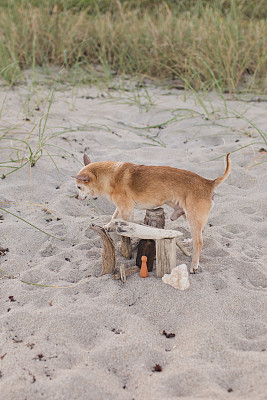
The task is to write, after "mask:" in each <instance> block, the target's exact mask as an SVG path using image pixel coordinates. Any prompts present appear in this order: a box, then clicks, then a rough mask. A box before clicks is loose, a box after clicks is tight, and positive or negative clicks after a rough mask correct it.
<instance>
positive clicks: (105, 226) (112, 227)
mask: <svg viewBox="0 0 267 400" xmlns="http://www.w3.org/2000/svg"><path fill="white" fill-rule="evenodd" d="M103 228H104V229H105V230H106V231H107V232H112V231H115V228H114V225H113V224H111V223H110V222H109V223H108V224H106V225H104V226H103Z"/></svg>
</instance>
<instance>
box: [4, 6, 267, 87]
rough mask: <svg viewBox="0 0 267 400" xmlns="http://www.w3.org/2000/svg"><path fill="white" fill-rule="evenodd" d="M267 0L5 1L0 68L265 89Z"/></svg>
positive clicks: (13, 77)
mask: <svg viewBox="0 0 267 400" xmlns="http://www.w3.org/2000/svg"><path fill="white" fill-rule="evenodd" d="M266 16H267V7H266V3H265V2H264V1H259V2H257V4H255V2H254V1H252V0H250V1H242V0H235V1H234V0H230V1H221V2H220V1H217V0H214V1H213V2H212V1H204V0H203V1H192V0H191V1H189V0H187V1H183V2H181V1H175V0H173V1H171V0H170V1H166V2H164V3H163V2H159V1H156V0H154V1H152V0H150V1H148V0H147V1H142V2H141V1H137V0H133V1H122V0H121V1H119V0H112V1H107V0H102V1H92V0H91V1H90V0H80V1H76V2H74V1H72V0H66V1H65V0H64V1H63V0H57V1H53V2H52V1H48V0H46V1H43V2H37V1H35V0H30V1H26V0H19V1H16V2H15V1H14V0H6V1H4V2H2V3H1V6H0V73H1V76H2V77H3V78H4V79H5V80H6V81H7V82H9V83H11V84H15V83H16V82H18V81H20V79H21V71H22V70H24V69H27V68H34V67H36V66H44V65H52V66H60V67H62V66H64V67H65V68H77V67H79V68H83V69H84V71H85V72H86V75H87V79H88V81H90V80H93V79H94V73H93V71H94V66H96V65H101V66H102V70H103V71H106V72H105V73H106V74H110V73H111V71H113V73H119V74H131V75H134V76H143V77H149V78H157V79H160V80H166V79H175V80H178V81H180V82H181V84H182V85H183V86H184V87H187V83H188V84H189V85H190V86H192V87H193V88H194V89H196V90H200V89H205V90H211V89H213V88H218V87H220V89H221V90H222V91H233V92H234V91H236V90H239V89H240V88H242V87H243V88H244V87H245V89H246V90H250V89H252V90H254V91H255V90H257V91H259V92H261V93H262V92H265V91H266V88H267V20H266Z"/></svg>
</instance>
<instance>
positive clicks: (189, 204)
mask: <svg viewBox="0 0 267 400" xmlns="http://www.w3.org/2000/svg"><path fill="white" fill-rule="evenodd" d="M229 155H230V153H228V154H227V156H226V169H225V172H224V174H223V175H222V176H220V177H219V178H217V179H214V180H209V179H205V178H202V177H201V176H199V175H197V174H194V173H193V172H190V171H186V170H183V169H177V168H172V167H161V166H145V165H135V164H131V163H128V162H126V163H121V162H114V161H104V162H94V163H92V162H91V161H90V159H89V157H88V156H87V155H86V154H85V155H84V157H83V160H84V165H85V167H83V168H82V169H81V171H80V172H79V174H78V175H77V176H73V178H75V179H76V185H77V188H78V190H79V195H78V198H79V199H80V200H83V199H85V198H86V197H87V196H88V195H89V196H98V195H103V196H105V197H107V198H108V200H110V201H112V202H113V203H114V204H115V205H116V207H117V208H116V211H115V212H114V214H113V216H112V218H111V221H110V222H109V223H108V224H107V225H106V226H105V228H106V229H110V228H111V227H112V225H113V222H114V219H116V218H117V217H118V215H119V214H120V215H121V217H122V218H123V219H125V220H127V221H131V220H132V217H133V209H134V208H138V209H142V210H143V209H144V210H145V209H149V208H156V207H160V206H162V205H163V204H167V205H168V206H170V207H172V208H173V209H174V212H173V214H172V215H171V220H175V219H177V218H179V217H180V216H181V215H184V216H185V217H186V218H187V220H188V222H189V225H190V230H191V235H192V239H193V257H192V264H191V268H190V272H191V273H195V272H196V271H197V269H198V265H199V255H200V252H201V249H202V245H203V240H202V231H203V227H204V225H205V224H206V222H207V220H208V215H209V212H210V210H211V208H212V206H213V200H212V195H213V191H214V189H215V188H216V187H217V186H218V185H219V184H220V183H222V182H223V181H224V180H225V179H226V178H227V177H228V176H229V175H230V172H231V161H230V159H229Z"/></svg>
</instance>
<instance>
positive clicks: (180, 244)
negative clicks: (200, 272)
mask: <svg viewBox="0 0 267 400" xmlns="http://www.w3.org/2000/svg"><path fill="white" fill-rule="evenodd" d="M176 245H177V246H178V247H179V249H181V250H182V252H183V253H184V254H185V255H186V256H187V257H191V254H190V253H189V251H187V250H186V248H185V247H184V245H183V244H182V243H181V242H180V240H179V239H177V238H176Z"/></svg>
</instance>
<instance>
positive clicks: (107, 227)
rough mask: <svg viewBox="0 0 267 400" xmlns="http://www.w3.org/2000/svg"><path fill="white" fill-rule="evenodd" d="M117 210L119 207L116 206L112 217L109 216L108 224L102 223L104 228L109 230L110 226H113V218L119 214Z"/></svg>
mask: <svg viewBox="0 0 267 400" xmlns="http://www.w3.org/2000/svg"><path fill="white" fill-rule="evenodd" d="M119 212H120V211H119V209H118V208H116V210H115V212H114V214H113V215H112V217H111V220H110V222H109V223H108V224H106V225H104V228H105V229H106V230H107V231H111V230H112V228H113V226H114V219H116V218H117V216H118V215H119Z"/></svg>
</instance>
